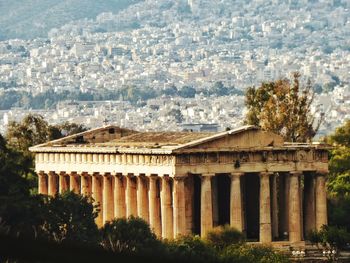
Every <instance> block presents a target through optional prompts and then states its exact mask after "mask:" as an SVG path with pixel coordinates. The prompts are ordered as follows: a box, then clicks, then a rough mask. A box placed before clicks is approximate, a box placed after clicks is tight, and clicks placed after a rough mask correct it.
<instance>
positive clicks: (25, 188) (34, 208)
mask: <svg viewBox="0 0 350 263" xmlns="http://www.w3.org/2000/svg"><path fill="white" fill-rule="evenodd" d="M28 170H29V167H27V164H26V163H25V162H24V163H23V158H22V155H21V154H20V153H18V152H16V151H15V150H13V149H10V148H9V147H8V146H7V144H6V141H5V139H4V138H3V137H2V136H1V135H0V221H1V223H4V224H5V225H7V226H8V227H9V229H10V232H15V233H18V232H20V233H23V234H30V235H33V234H36V228H37V226H39V225H40V224H41V223H42V218H41V217H40V214H41V209H42V207H43V202H42V200H41V198H40V197H37V196H31V195H30V187H31V185H30V182H28V180H26V179H25V178H24V175H26V174H27V172H28Z"/></svg>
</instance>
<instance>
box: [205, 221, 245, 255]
mask: <svg viewBox="0 0 350 263" xmlns="http://www.w3.org/2000/svg"><path fill="white" fill-rule="evenodd" d="M206 239H207V241H208V242H209V243H210V244H211V245H212V246H213V247H215V248H216V249H219V250H221V249H224V248H225V247H228V246H230V245H232V244H239V243H242V242H244V236H243V234H242V233H241V232H239V231H238V230H236V229H235V228H232V227H230V226H229V225H225V226H219V227H215V228H213V229H212V230H211V231H209V232H208V233H207V237H206Z"/></svg>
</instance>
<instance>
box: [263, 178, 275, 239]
mask: <svg viewBox="0 0 350 263" xmlns="http://www.w3.org/2000/svg"><path fill="white" fill-rule="evenodd" d="M270 175H272V173H268V172H262V173H260V242H261V243H269V242H271V241H272V232H271V206H270V205H271V201H270V199H271V198H270Z"/></svg>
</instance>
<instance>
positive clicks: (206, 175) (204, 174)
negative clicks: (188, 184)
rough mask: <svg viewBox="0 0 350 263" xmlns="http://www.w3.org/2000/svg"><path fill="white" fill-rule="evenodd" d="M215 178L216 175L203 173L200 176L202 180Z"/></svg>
mask: <svg viewBox="0 0 350 263" xmlns="http://www.w3.org/2000/svg"><path fill="white" fill-rule="evenodd" d="M214 176H215V173H203V174H201V175H200V177H201V178H211V177H214Z"/></svg>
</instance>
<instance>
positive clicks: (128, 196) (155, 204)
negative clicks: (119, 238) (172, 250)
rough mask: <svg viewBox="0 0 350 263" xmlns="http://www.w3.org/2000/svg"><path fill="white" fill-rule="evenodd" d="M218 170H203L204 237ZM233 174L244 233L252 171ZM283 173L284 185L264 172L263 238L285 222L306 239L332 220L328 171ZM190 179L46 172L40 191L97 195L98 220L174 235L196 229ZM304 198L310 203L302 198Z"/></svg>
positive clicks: (234, 218)
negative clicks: (125, 220) (130, 222)
mask: <svg viewBox="0 0 350 263" xmlns="http://www.w3.org/2000/svg"><path fill="white" fill-rule="evenodd" d="M215 175H216V174H215V173H209V174H201V175H199V176H200V178H201V187H200V232H201V235H202V236H205V234H206V233H207V232H208V231H209V230H210V229H212V228H213V210H214V207H213V206H214V202H213V185H212V178H213V177H214V176H215ZM303 175H304V191H303V193H302V191H301V189H302V188H301V177H302V176H303ZM229 176H230V180H231V184H230V208H229V209H230V225H231V226H232V227H235V228H236V229H238V230H239V231H243V232H244V230H245V227H246V226H245V224H246V222H245V215H244V210H245V209H244V201H243V200H244V193H243V192H244V191H243V188H242V182H241V181H242V178H244V176H247V175H246V174H245V173H237V172H235V173H231V174H229ZM280 176H281V175H280ZM283 176H284V184H283V185H282V186H281V185H278V183H277V180H276V178H277V174H276V173H271V172H260V173H259V183H260V188H259V189H260V190H259V241H260V242H262V243H269V242H271V241H273V240H274V238H275V237H276V236H278V232H279V229H281V228H283V227H284V228H283V229H285V231H288V235H289V241H290V242H298V241H301V240H302V238H303V229H304V228H305V230H306V231H308V230H312V229H320V228H321V226H322V225H324V224H327V207H326V189H325V173H314V174H306V173H305V174H303V172H300V171H294V172H289V173H284V174H283ZM187 178H188V175H182V176H179V175H177V176H174V177H172V176H168V175H157V174H149V175H145V174H137V175H135V174H111V173H104V174H100V173H86V172H84V173H81V174H78V173H76V172H72V173H69V174H68V173H65V172H59V173H56V172H48V173H45V172H40V173H39V193H41V194H48V195H55V194H56V193H58V192H59V193H62V192H64V191H67V190H71V191H73V192H75V193H78V194H82V195H86V196H92V198H93V199H94V201H95V203H97V204H99V205H100V213H99V215H98V217H97V219H96V223H97V224H98V225H99V226H102V225H103V224H104V223H105V222H107V221H110V220H112V219H113V218H122V217H129V216H138V217H141V218H143V219H144V220H145V221H147V222H148V223H149V224H150V226H151V228H152V229H153V231H154V232H155V234H156V235H157V236H159V237H162V238H168V239H169V238H174V237H177V236H178V235H184V234H189V233H190V231H191V230H190V229H189V228H188V220H187V217H188V213H189V212H188V209H187V206H186V204H187V203H186V202H187V201H186V200H187V199H188V196H187V191H186V179H187ZM245 191H247V189H246V190H245ZM278 191H279V194H277V192H278ZM245 194H249V192H246V193H245ZM278 196H280V197H279V198H278ZM281 196H283V198H282V197H281ZM303 199H304V200H305V202H302V200H303ZM283 202H284V203H283ZM281 203H282V205H283V206H284V208H285V211H284V213H279V212H278V210H279V209H278V207H279V206H280V205H279V204H281ZM303 211H304V213H305V216H303ZM280 217H284V219H285V220H283V224H285V226H281V225H279V222H280V221H281V220H279V218H280ZM303 218H304V219H305V220H303Z"/></svg>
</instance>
